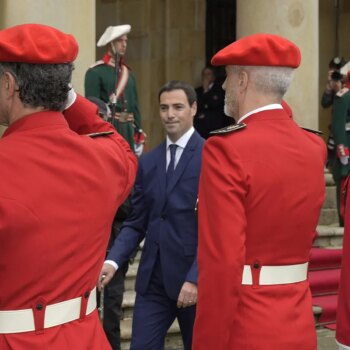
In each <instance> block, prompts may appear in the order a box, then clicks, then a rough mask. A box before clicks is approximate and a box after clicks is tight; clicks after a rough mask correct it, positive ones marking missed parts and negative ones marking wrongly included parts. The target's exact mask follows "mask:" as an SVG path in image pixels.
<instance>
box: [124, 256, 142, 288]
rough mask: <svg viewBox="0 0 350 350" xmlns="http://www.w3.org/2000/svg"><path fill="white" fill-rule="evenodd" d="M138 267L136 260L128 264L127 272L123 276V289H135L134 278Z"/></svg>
mask: <svg viewBox="0 0 350 350" xmlns="http://www.w3.org/2000/svg"><path fill="white" fill-rule="evenodd" d="M138 267H139V262H138V261H135V262H134V263H133V264H131V265H129V269H128V272H127V274H126V276H125V291H133V290H135V278H136V274H137V269H138Z"/></svg>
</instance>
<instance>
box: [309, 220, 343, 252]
mask: <svg viewBox="0 0 350 350" xmlns="http://www.w3.org/2000/svg"><path fill="white" fill-rule="evenodd" d="M317 232H318V237H317V238H316V240H315V242H314V244H313V245H314V247H322V248H327V247H328V248H331V247H333V248H341V247H342V246H343V236H344V227H339V226H335V225H334V226H326V225H319V226H317Z"/></svg>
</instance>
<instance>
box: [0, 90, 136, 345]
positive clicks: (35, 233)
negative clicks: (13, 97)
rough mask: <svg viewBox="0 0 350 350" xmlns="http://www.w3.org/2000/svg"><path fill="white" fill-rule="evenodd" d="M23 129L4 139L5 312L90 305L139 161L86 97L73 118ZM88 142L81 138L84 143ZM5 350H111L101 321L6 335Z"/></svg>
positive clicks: (0, 295) (0, 257)
mask: <svg viewBox="0 0 350 350" xmlns="http://www.w3.org/2000/svg"><path fill="white" fill-rule="evenodd" d="M64 114H65V115H63V114H62V113H60V112H52V111H49V112H39V113H34V114H31V115H28V116H26V117H24V118H22V119H19V120H18V121H16V122H14V123H13V124H12V125H11V126H10V127H9V128H8V129H7V130H6V132H5V134H4V136H3V138H2V139H0V174H1V175H0V176H1V178H0V179H1V180H0V249H1V254H0V281H1V283H0V310H1V311H4V310H19V309H28V308H32V307H34V305H35V304H36V303H37V302H38V301H39V300H40V301H41V302H42V304H44V305H45V304H53V303H58V302H60V301H64V300H68V299H72V298H76V297H79V296H82V295H83V294H84V292H85V291H87V290H91V289H93V288H94V287H95V285H96V282H97V279H98V275H99V272H100V269H101V266H102V263H103V260H104V257H105V251H106V246H107V241H108V239H109V236H110V230H111V224H112V220H113V217H114V214H115V212H116V209H117V207H118V206H119V205H120V204H121V203H122V202H123V201H124V200H125V198H126V197H127V195H128V193H129V191H130V189H131V186H132V185H133V182H134V177H135V172H136V159H135V157H134V155H133V154H132V152H131V150H130V149H129V147H128V145H127V144H126V142H125V141H124V140H123V138H122V137H121V136H120V135H118V134H117V133H116V132H115V131H114V133H113V134H112V135H108V136H99V137H95V138H92V137H89V136H85V135H82V134H88V133H92V132H102V131H113V130H114V129H113V128H112V126H110V124H108V123H106V122H104V121H103V120H102V119H101V118H99V117H98V116H97V115H96V106H95V105H94V104H92V103H90V102H89V101H87V100H85V99H83V98H82V97H79V96H78V98H77V101H76V102H75V103H74V104H73V105H72V106H71V107H70V108H69V109H68V110H67V111H66V112H65V113H64ZM79 134H81V135H79ZM0 349H1V350H9V349H11V350H39V349H40V350H44V349H45V350H87V349H91V350H105V349H110V345H109V344H108V341H107V339H106V337H105V335H104V332H103V329H102V327H101V323H100V321H99V319H98V314H97V311H96V310H95V311H94V312H92V313H91V314H89V315H88V316H86V317H85V319H83V320H82V321H81V320H76V321H72V322H70V323H66V324H64V325H60V326H55V327H52V328H47V329H45V330H44V331H43V333H42V334H36V333H35V331H33V332H25V333H17V334H0Z"/></svg>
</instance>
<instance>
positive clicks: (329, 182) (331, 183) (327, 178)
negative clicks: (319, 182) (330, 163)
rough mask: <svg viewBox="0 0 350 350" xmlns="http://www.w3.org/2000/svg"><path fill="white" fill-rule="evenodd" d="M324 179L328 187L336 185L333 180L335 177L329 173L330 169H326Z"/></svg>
mask: <svg viewBox="0 0 350 350" xmlns="http://www.w3.org/2000/svg"><path fill="white" fill-rule="evenodd" d="M324 179H325V182H326V186H334V185H335V183H334V180H333V175H332V174H331V173H330V172H329V170H328V169H325V172H324Z"/></svg>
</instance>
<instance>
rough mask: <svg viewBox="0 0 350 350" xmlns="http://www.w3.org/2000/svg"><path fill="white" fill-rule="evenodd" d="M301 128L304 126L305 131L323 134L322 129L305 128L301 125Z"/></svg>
mask: <svg viewBox="0 0 350 350" xmlns="http://www.w3.org/2000/svg"><path fill="white" fill-rule="evenodd" d="M301 128H302V129H303V130H305V131H308V132H312V133H314V134H316V135H322V134H323V132H322V131H320V130H313V129H309V128H303V127H301Z"/></svg>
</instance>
